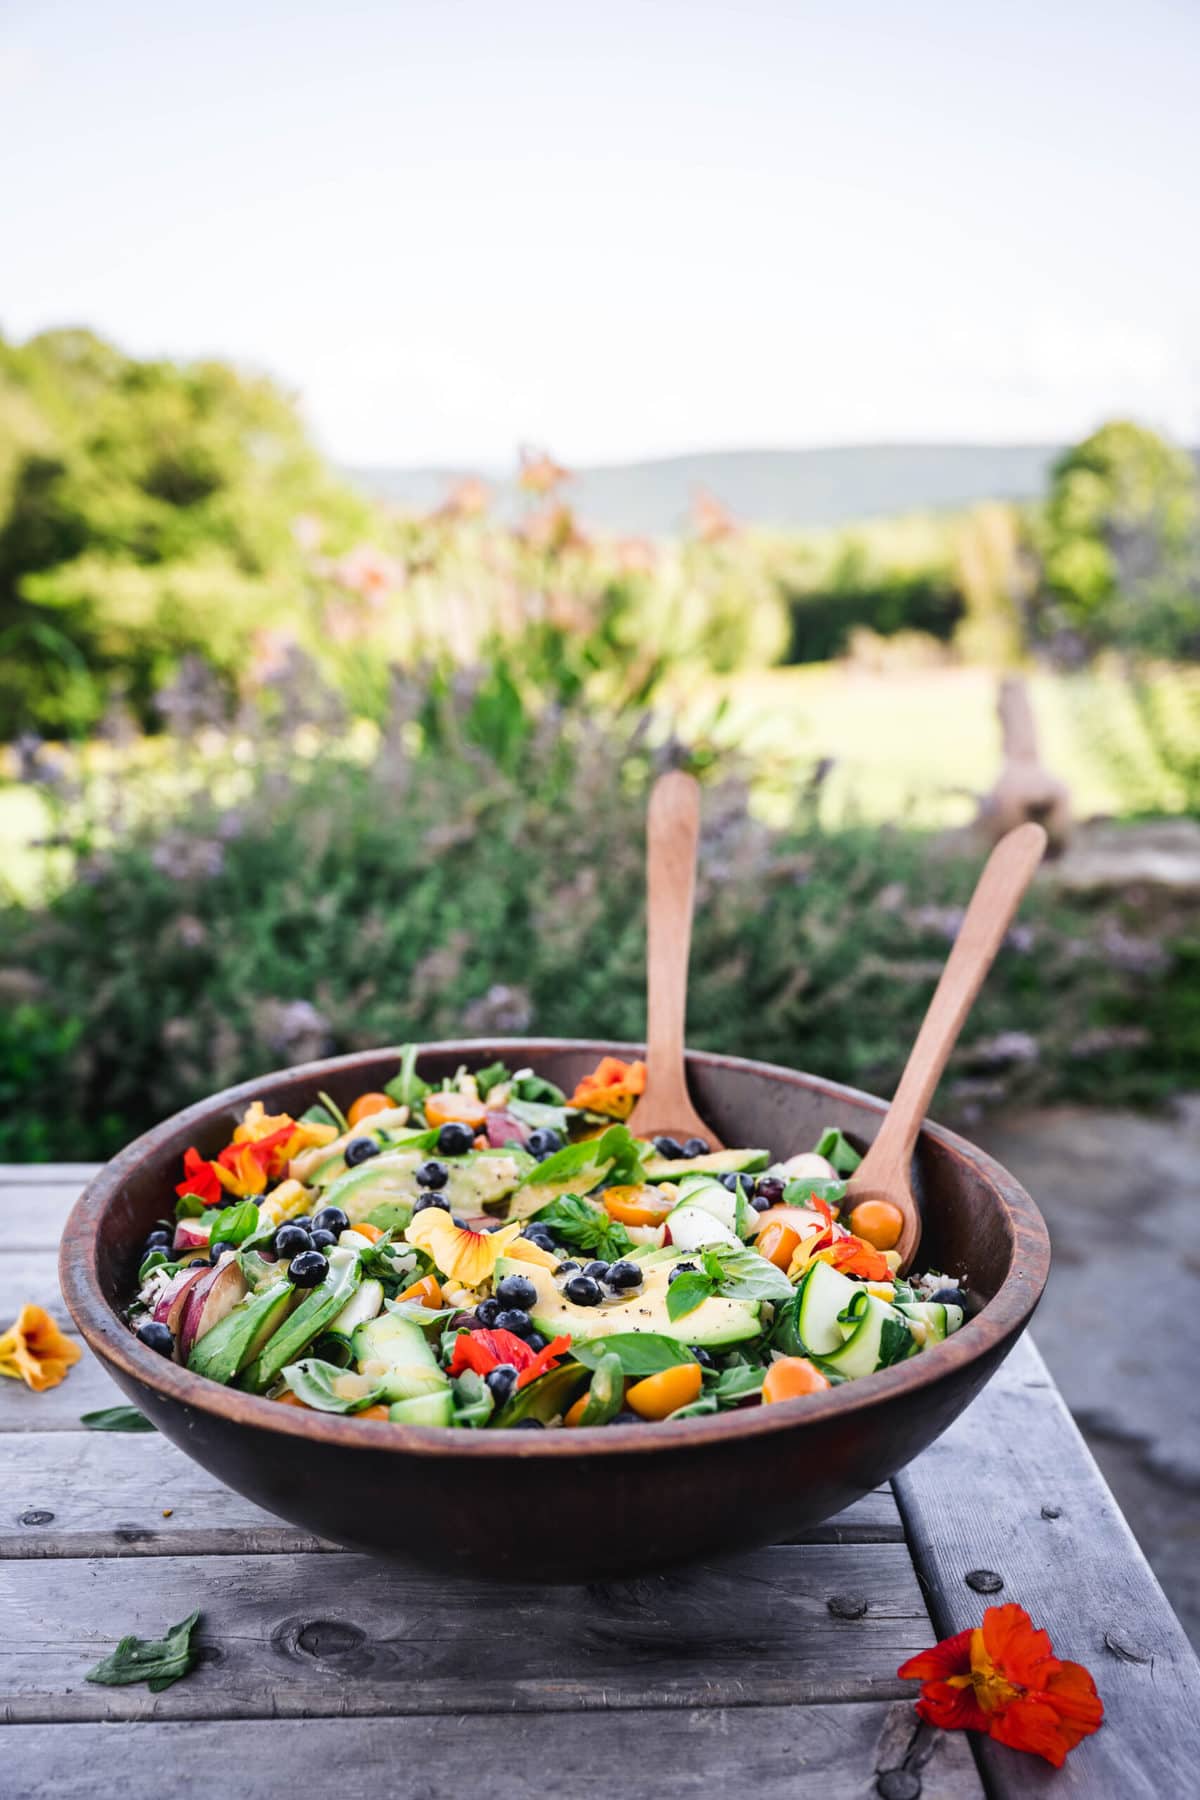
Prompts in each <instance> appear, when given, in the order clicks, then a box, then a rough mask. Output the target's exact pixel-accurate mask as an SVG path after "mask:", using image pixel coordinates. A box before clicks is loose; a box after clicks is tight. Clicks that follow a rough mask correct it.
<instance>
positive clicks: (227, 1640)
mask: <svg viewBox="0 0 1200 1800" xmlns="http://www.w3.org/2000/svg"><path fill="white" fill-rule="evenodd" d="M90 1173H91V1171H90V1170H88V1169H86V1168H81V1167H74V1166H73V1167H41V1168H28V1169H24V1170H22V1169H7V1170H5V1169H0V1328H2V1327H3V1325H4V1324H7V1322H8V1321H9V1320H10V1319H11V1318H12V1317H13V1316H14V1314H15V1313H16V1311H17V1308H18V1306H19V1305H20V1304H21V1303H22V1302H24V1301H27V1300H33V1301H37V1302H38V1303H39V1304H42V1305H44V1306H46V1307H48V1308H49V1309H50V1310H52V1311H53V1312H54V1313H55V1314H56V1316H58V1317H59V1318H60V1319H65V1317H66V1314H65V1308H64V1307H63V1305H62V1302H61V1300H60V1299H59V1295H58V1283H57V1279H56V1275H55V1247H56V1244H57V1240H58V1235H59V1232H60V1230H61V1228H62V1224H63V1221H64V1220H65V1218H66V1215H67V1212H68V1210H69V1208H70V1205H71V1203H72V1202H73V1200H74V1199H75V1196H76V1194H77V1193H78V1191H79V1189H80V1187H81V1185H82V1183H83V1182H84V1180H86V1178H87V1177H88V1175H89V1174H90ZM121 1399H122V1396H121V1395H119V1394H118V1392H117V1390H116V1388H115V1387H114V1386H113V1385H112V1384H111V1383H110V1381H109V1380H108V1378H107V1376H106V1375H104V1373H103V1372H102V1370H101V1368H100V1366H99V1364H98V1363H96V1362H95V1361H94V1360H93V1359H92V1358H91V1357H90V1356H86V1357H85V1359H84V1361H83V1362H82V1363H80V1364H79V1365H77V1366H76V1367H75V1368H74V1369H73V1370H72V1371H71V1373H70V1374H69V1376H68V1377H67V1380H66V1381H65V1382H64V1383H63V1384H62V1385H61V1386H60V1387H58V1388H56V1389H54V1390H52V1391H50V1392H48V1393H45V1394H33V1393H30V1392H28V1391H27V1390H26V1389H25V1388H24V1387H23V1386H22V1385H20V1384H19V1383H16V1382H13V1381H3V1382H0V1433H2V1434H3V1435H0V1493H2V1494H3V1504H2V1505H0V1558H2V1559H3V1560H2V1561H0V1709H2V1716H3V1718H4V1720H5V1722H6V1725H7V1729H6V1730H5V1731H4V1733H3V1735H2V1736H0V1797H2V1800H33V1796H50V1795H53V1796H54V1800H71V1797H72V1796H76V1795H79V1796H82V1795H87V1796H89V1800H91V1797H95V1800H108V1797H109V1796H115V1795H121V1796H123V1797H124V1796H128V1797H129V1800H140V1797H141V1796H154V1800H161V1797H162V1796H163V1795H164V1794H168V1793H169V1794H171V1795H172V1797H174V1796H182V1795H197V1796H200V1795H203V1796H206V1797H207V1796H214V1797H217V1800H248V1797H254V1800H258V1797H260V1796H264V1797H265V1796H275V1795H279V1794H284V1793H289V1792H292V1791H303V1792H306V1793H309V1794H312V1795H313V1796H315V1797H317V1800H324V1797H325V1796H326V1795H330V1796H334V1795H336V1796H337V1800H359V1797H360V1796H361V1797H363V1800H366V1797H367V1796H370V1797H371V1800H378V1797H379V1796H383V1795H393V1794H395V1795H405V1796H409V1795H411V1796H420V1797H421V1800H432V1797H434V1796H442V1795H447V1796H449V1795H454V1796H457V1795H460V1794H469V1795H475V1794H483V1795H487V1796H488V1800H523V1797H524V1796H527V1795H529V1794H531V1793H534V1792H537V1791H538V1790H539V1789H546V1790H549V1791H551V1792H561V1793H565V1794H569V1795H570V1796H572V1800H588V1797H589V1796H595V1797H596V1800H601V1797H603V1800H612V1796H614V1795H616V1796H619V1797H620V1800H631V1797H632V1800H638V1797H640V1796H643V1795H645V1796H651V1795H652V1796H655V1800H659V1797H661V1800H670V1797H671V1796H674V1795H700V1794H710V1793H711V1794H713V1795H723V1794H732V1793H737V1792H739V1791H740V1790H742V1789H745V1790H746V1792H747V1793H748V1794H750V1795H753V1796H754V1800H776V1797H777V1796H778V1797H779V1800H783V1797H784V1796H787V1797H788V1800H797V1797H800V1800H803V1797H804V1796H808V1795H816V1796H820V1800H849V1797H850V1796H854V1797H858V1796H869V1795H880V1796H883V1800H918V1797H923V1800H968V1797H970V1796H974V1797H977V1796H981V1795H993V1796H1013V1797H1017V1796H1019V1797H1021V1800H1024V1797H1025V1796H1029V1795H1037V1794H1041V1793H1043V1792H1045V1793H1051V1792H1053V1793H1054V1794H1055V1795H1064V1796H1065V1795H1077V1796H1085V1797H1086V1800H1138V1797H1139V1796H1143V1795H1144V1796H1147V1797H1149V1796H1154V1797H1155V1800H1161V1796H1163V1795H1165V1794H1172V1795H1180V1796H1183V1795H1186V1794H1192V1793H1197V1792H1200V1773H1198V1771H1197V1756H1198V1753H1200V1667H1198V1665H1197V1663H1196V1659H1195V1657H1194V1656H1193V1654H1192V1652H1191V1649H1190V1648H1189V1646H1188V1643H1187V1640H1186V1638H1185V1637H1184V1635H1183V1632H1182V1630H1181V1628H1180V1626H1179V1624H1178V1622H1177V1620H1176V1619H1175V1616H1174V1614H1173V1613H1172V1612H1171V1610H1170V1607H1169V1606H1168V1605H1167V1602H1166V1600H1165V1599H1164V1597H1163V1594H1162V1592H1161V1590H1160V1589H1159V1587H1158V1584H1157V1583H1156V1581H1155V1580H1154V1577H1153V1575H1152V1574H1151V1573H1150V1570H1149V1568H1148V1567H1147V1564H1146V1562H1145V1559H1144V1558H1143V1556H1142V1554H1141V1552H1140V1550H1139V1549H1138V1547H1137V1545H1136V1544H1135V1542H1134V1540H1133V1538H1132V1536H1131V1535H1130V1532H1129V1530H1128V1527H1127V1526H1126V1524H1125V1521H1124V1519H1123V1518H1122V1517H1121V1514H1120V1512H1119V1511H1118V1509H1117V1507H1116V1504H1115V1502H1114V1501H1113V1498H1112V1496H1111V1494H1110V1493H1109V1492H1108V1489H1107V1488H1106V1487H1105V1485H1104V1482H1103V1481H1102V1479H1101V1477H1100V1475H1099V1472H1098V1471H1097V1469H1096V1466H1095V1464H1094V1463H1093V1461H1092V1459H1091V1457H1090V1455H1089V1454H1088V1451H1087V1449H1086V1447H1085V1445H1084V1444H1083V1441H1082V1439H1081V1438H1080V1436H1079V1433H1078V1432H1077V1430H1076V1428H1075V1426H1074V1424H1073V1423H1072V1421H1071V1419H1070V1417H1069V1415H1068V1414H1067V1412H1066V1409H1065V1408H1064V1406H1063V1404H1062V1401H1061V1399H1060V1398H1059V1395H1058V1393H1057V1390H1056V1389H1055V1386H1054V1384H1053V1382H1052V1381H1051V1379H1050V1377H1049V1375H1048V1374H1047V1372H1046V1369H1045V1366H1044V1364H1043V1363H1042V1361H1041V1359H1040V1357H1039V1356H1038V1354H1037V1351H1036V1350H1035V1349H1034V1348H1033V1345H1032V1344H1031V1343H1029V1342H1028V1340H1026V1341H1025V1342H1024V1343H1023V1344H1022V1345H1021V1346H1019V1347H1018V1349H1017V1351H1016V1352H1015V1353H1014V1354H1013V1356H1012V1357H1011V1358H1010V1359H1009V1361H1008V1363H1007V1364H1006V1365H1005V1367H1004V1369H1003V1370H1002V1371H1001V1372H1000V1374H999V1375H998V1376H997V1377H996V1378H995V1379H994V1380H993V1381H992V1383H991V1384H990V1386H989V1387H988V1389H987V1390H986V1392H985V1393H984V1394H983V1395H982V1396H981V1397H980V1399H979V1400H977V1401H976V1403H975V1405H974V1406H973V1407H971V1409H970V1410H969V1412H968V1413H967V1414H965V1415H964V1417H963V1418H962V1419H960V1420H959V1422H958V1423H957V1424H956V1425H955V1426H954V1428H953V1429H952V1430H951V1431H949V1432H948V1433H947V1434H946V1435H945V1436H944V1437H943V1438H942V1439H941V1441H940V1442H939V1443H937V1444H935V1445H934V1446H933V1447H932V1449H930V1450H928V1451H927V1452H926V1453H925V1455H924V1456H922V1457H921V1458H920V1459H919V1460H918V1461H917V1462H916V1463H915V1464H913V1465H912V1467H910V1468H909V1469H907V1470H905V1471H904V1473H903V1474H901V1475H898V1476H897V1477H896V1479H895V1480H894V1482H893V1483H892V1484H891V1486H890V1487H889V1488H882V1489H880V1490H879V1491H878V1492H877V1493H874V1494H871V1495H870V1496H868V1497H867V1498H866V1499H865V1500H862V1501H860V1502H859V1503H858V1504H857V1505H856V1506H852V1507H851V1508H850V1509H849V1510H848V1511H847V1512H845V1513H843V1514H841V1516H840V1517H839V1518H836V1519H833V1520H831V1521H830V1522H829V1523H828V1524H827V1525H825V1526H823V1527H821V1528H820V1529H819V1530H817V1531H814V1532H810V1533H808V1534H807V1535H806V1536H805V1537H804V1539H803V1540H802V1541H799V1542H796V1543H789V1544H779V1545H776V1546H775V1547H774V1548H773V1549H770V1550H754V1551H749V1552H747V1553H746V1554H744V1555H742V1556H741V1557H738V1558H736V1559H733V1560H730V1561H728V1562H714V1563H712V1564H710V1565H705V1566H703V1567H698V1568H692V1569H688V1570H686V1571H682V1572H679V1573H675V1574H670V1575H662V1576H654V1577H649V1578H646V1579H643V1580H638V1581H630V1582H623V1583H616V1584H608V1585H602V1586H601V1585H597V1586H593V1587H586V1588H558V1589H539V1588H538V1587H537V1586H536V1584H535V1583H534V1582H533V1581H531V1582H530V1583H529V1585H528V1587H526V1588H524V1589H521V1590H518V1591H513V1590H508V1589H491V1588H488V1587H482V1586H472V1585H468V1584H463V1583H459V1584H454V1585H452V1584H448V1583H442V1582H439V1581H437V1580H434V1579H429V1578H424V1577H421V1576H418V1575H414V1574H411V1573H406V1572H403V1571H401V1570H397V1569H394V1568H392V1567H390V1566H389V1565H386V1564H382V1563H378V1562H375V1561H373V1560H372V1559H371V1558H368V1557H364V1556H357V1555H351V1554H348V1553H346V1552H342V1551H337V1550H335V1549H333V1548H332V1546H329V1545H327V1544H323V1543H321V1542H320V1541H319V1540H317V1539H314V1538H310V1537H307V1536H305V1535H304V1534H303V1533H302V1532H299V1531H296V1530H294V1529H293V1528H292V1527H290V1526H288V1525H285V1524H283V1523H282V1522H280V1521H279V1520H276V1519H274V1518H272V1517H270V1516H269V1515H268V1514H267V1513H264V1512H260V1511H259V1510H258V1508H256V1507H254V1506H252V1505H250V1504H249V1503H248V1502H247V1501H245V1500H242V1499H240V1498H239V1497H238V1496H237V1495H236V1494H232V1493H230V1492H228V1490H226V1489H225V1488H223V1487H221V1485H220V1484H219V1483H218V1482H217V1481H215V1480H214V1479H213V1478H212V1477H211V1476H209V1475H206V1474H205V1473H204V1471H203V1470H201V1469H200V1468H198V1467H197V1466H196V1465H195V1464H194V1463H191V1462H189V1461H188V1459H187V1458H186V1457H185V1456H183V1455H182V1454H181V1452H179V1451H178V1450H176V1449H175V1448H174V1447H173V1446H172V1445H171V1444H169V1443H167V1442H166V1440H165V1439H163V1438H160V1437H158V1436H157V1435H151V1434H149V1433H137V1434H119V1435H118V1434H110V1433H95V1432H88V1431H86V1430H84V1429H82V1428H81V1426H80V1423H79V1417H80V1414H81V1413H85V1412H89V1411H91V1410H93V1409H95V1408H99V1407H102V1406H106V1405H111V1404H114V1403H116V1402H118V1401H119V1400H121ZM487 1504H488V1499H487V1494H486V1492H482V1491H481V1493H480V1495H479V1516H480V1529H481V1530H493V1529H494V1530H499V1531H502V1530H503V1529H504V1521H503V1520H502V1519H499V1520H495V1521H492V1520H489V1518H488V1512H487ZM552 1504H553V1503H552V1497H551V1496H549V1495H548V1496H547V1514H546V1529H547V1531H551V1530H555V1529H559V1528H561V1521H557V1520H555V1518H554V1515H553V1510H552ZM746 1507H747V1512H748V1513H750V1512H752V1510H753V1507H754V1495H753V1494H751V1493H748V1494H747V1496H746ZM402 1525H403V1516H402V1513H400V1512H398V1516H397V1526H398V1529H399V1528H402ZM997 1579H999V1580H1001V1581H1002V1582H1003V1586H1002V1588H1000V1589H999V1590H998V1597H999V1598H1001V1599H1012V1600H1019V1601H1021V1602H1022V1604H1023V1605H1025V1606H1026V1607H1027V1608H1028V1609H1029V1611H1030V1612H1031V1613H1032V1614H1033V1617H1034V1619H1035V1622H1037V1623H1039V1624H1042V1625H1045V1626H1047V1627H1048V1628H1049V1630H1050V1633H1051V1636H1052V1638H1053V1640H1054V1644H1055V1647H1056V1649H1057V1650H1058V1652H1059V1654H1060V1655H1063V1656H1068V1657H1074V1658H1076V1659H1077V1660H1080V1661H1083V1662H1085V1663H1087V1665H1088V1666H1089V1667H1090V1668H1091V1670H1092V1672H1093V1674H1094V1675H1095V1677H1096V1680H1097V1683H1098V1685H1099V1688H1100V1692H1101V1694H1102V1696H1103V1699H1104V1702H1105V1705H1106V1708H1107V1722H1106V1724H1105V1726H1104V1727H1103V1729H1102V1730H1101V1731H1100V1733H1099V1734H1098V1735H1097V1736H1096V1737H1094V1738H1092V1739H1091V1740H1090V1741H1088V1742H1087V1743H1085V1744H1083V1745H1082V1746H1081V1747H1080V1748H1079V1749H1078V1750H1076V1751H1075V1752H1074V1753H1073V1754H1072V1756H1071V1757H1070V1758H1069V1759H1068V1762H1067V1765H1066V1767H1065V1769H1064V1770H1063V1771H1062V1772H1061V1773H1056V1772H1055V1771H1054V1770H1052V1769H1051V1768H1050V1767H1049V1766H1048V1765H1047V1764H1044V1763H1041V1762H1038V1761H1036V1760H1035V1759H1033V1758H1031V1757H1028V1756H1019V1755H1017V1754H1016V1753H1014V1752H1012V1751H1008V1750H1004V1749H1002V1748H1000V1747H999V1746H997V1745H994V1744H992V1743H990V1742H987V1741H986V1740H982V1739H980V1738H977V1737H974V1736H968V1735H966V1734H964V1733H953V1734H943V1733H937V1732H931V1731H928V1730H927V1729H926V1728H925V1727H923V1726H921V1725H920V1724H919V1722H918V1721H917V1719H916V1716H915V1714H914V1712H913V1710H912V1695H913V1693H914V1688H913V1686H912V1684H909V1683H904V1682H900V1681H898V1680H897V1679H896V1669H897V1667H898V1666H899V1664H900V1663H901V1662H903V1661H904V1659H905V1658H906V1657H908V1656H910V1655H911V1654H912V1653H913V1652H914V1651H916V1650H918V1649H921V1648H922V1647H924V1646H926V1645H928V1644H930V1643H932V1642H933V1641H934V1639H935V1638H937V1637H940V1636H943V1635H945V1634H947V1633H949V1632H951V1631H958V1630H961V1629H962V1628H963V1627H964V1626H966V1625H968V1624H976V1623H978V1621H979V1617H980V1614H981V1611H982V1608H983V1607H984V1606H985V1605H986V1604H987V1603H988V1592H987V1590H990V1589H991V1588H993V1587H994V1586H995V1584H996V1580H997ZM981 1590H983V1591H981ZM195 1607H199V1608H200V1610H201V1614H202V1618H201V1631H200V1642H201V1643H202V1645H203V1657H202V1663H201V1666H200V1667H199V1668H198V1669H197V1670H196V1671H195V1672H194V1673H193V1674H191V1675H190V1676H188V1677H187V1679H186V1680H184V1681H181V1682H179V1683H178V1684H177V1685H176V1686H174V1687H172V1688H170V1689H168V1690H167V1691H166V1692H165V1693H162V1694H160V1695H157V1696H155V1695H152V1694H151V1693H150V1692H149V1691H148V1690H147V1689H146V1688H145V1687H124V1688H107V1687H94V1686H90V1685H89V1684H88V1683H87V1682H85V1681H84V1679H83V1677H84V1673H85V1671H86V1670H87V1669H89V1668H90V1667H91V1666H92V1665H93V1664H94V1663H95V1662H97V1661H98V1660H99V1659H100V1657H101V1656H103V1655H105V1654H106V1653H107V1651H108V1650H110V1649H111V1648H112V1647H113V1646H114V1644H115V1642H116V1640H117V1638H119V1637H120V1636H121V1635H122V1634H124V1633H126V1632H137V1633H139V1634H140V1635H142V1636H148V1637H156V1636H158V1635H159V1634H160V1633H161V1632H162V1631H163V1630H164V1629H165V1628H166V1627H167V1626H168V1625H169V1624H172V1623H174V1622H175V1621H176V1620H178V1619H181V1618H183V1617H185V1616H186V1615H187V1614H188V1613H190V1612H191V1611H192V1609H193V1608H195Z"/></svg>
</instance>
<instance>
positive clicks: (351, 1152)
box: [344, 1138, 379, 1169]
mask: <svg viewBox="0 0 1200 1800" xmlns="http://www.w3.org/2000/svg"><path fill="white" fill-rule="evenodd" d="M344 1154H345V1158H346V1167H347V1168H348V1169H357V1167H358V1165H359V1163H365V1162H370V1160H371V1158H372V1157H373V1156H378V1155H379V1145H378V1144H377V1143H376V1142H375V1139H374V1138H351V1139H350V1142H349V1143H348V1144H347V1145H346V1149H345V1153H344Z"/></svg>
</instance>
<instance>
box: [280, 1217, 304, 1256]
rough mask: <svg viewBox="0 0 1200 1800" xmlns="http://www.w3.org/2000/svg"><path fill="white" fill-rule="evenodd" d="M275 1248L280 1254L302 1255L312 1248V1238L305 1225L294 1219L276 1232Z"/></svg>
mask: <svg viewBox="0 0 1200 1800" xmlns="http://www.w3.org/2000/svg"><path fill="white" fill-rule="evenodd" d="M274 1248H275V1251H276V1253H277V1255H279V1256H301V1255H302V1254H303V1253H304V1251H305V1250H311V1249H312V1239H311V1238H310V1237H309V1235H308V1233H307V1231H305V1229H304V1227H303V1225H301V1224H299V1223H298V1222H297V1221H296V1220H295V1219H292V1220H290V1221H289V1222H288V1224H286V1225H281V1226H280V1227H279V1230H278V1231H277V1232H276V1233H275V1239H274Z"/></svg>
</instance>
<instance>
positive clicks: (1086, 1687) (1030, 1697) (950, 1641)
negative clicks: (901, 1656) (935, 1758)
mask: <svg viewBox="0 0 1200 1800" xmlns="http://www.w3.org/2000/svg"><path fill="white" fill-rule="evenodd" d="M897 1674H898V1675H899V1676H900V1679H901V1680H902V1681H910V1680H911V1681H919V1682H920V1683H921V1697H920V1699H919V1700H918V1701H917V1711H918V1713H919V1714H920V1715H921V1717H922V1718H923V1719H924V1720H926V1721H927V1723H928V1724H930V1725H940V1726H941V1727H942V1729H943V1730H945V1731H985V1732H987V1734H988V1736H989V1737H993V1738H995V1740H996V1742H997V1743H998V1744H1007V1745H1008V1747H1009V1748H1010V1749H1011V1750H1028V1751H1030V1752H1031V1753H1032V1754H1033V1755H1035V1756H1044V1757H1045V1759H1046V1761H1047V1762H1050V1763H1053V1764H1054V1766H1055V1768H1056V1769H1061V1768H1062V1765H1063V1763H1064V1761H1065V1760H1066V1756H1067V1752H1068V1751H1069V1750H1073V1749H1074V1748H1075V1746H1076V1744H1078V1743H1079V1741H1080V1739H1081V1738H1085V1737H1090V1736H1091V1735H1092V1733H1093V1732H1094V1731H1098V1730H1099V1728H1100V1723H1101V1720H1102V1719H1103V1717H1104V1704H1103V1702H1102V1701H1101V1699H1100V1696H1099V1695H1098V1694H1097V1692H1096V1684H1095V1682H1094V1681H1093V1680H1092V1678H1091V1676H1090V1675H1089V1674H1088V1671H1087V1670H1086V1669H1085V1668H1084V1667H1083V1665H1082V1664H1081V1663H1075V1662H1060V1661H1059V1659H1058V1658H1057V1657H1056V1656H1055V1654H1054V1652H1053V1650H1052V1648H1051V1645H1050V1638H1049V1634H1048V1633H1047V1632H1045V1631H1039V1630H1036V1629H1035V1628H1034V1626H1033V1624H1032V1622H1031V1621H1030V1617H1029V1614H1028V1613H1027V1612H1026V1611H1025V1608H1024V1607H1023V1606H1016V1605H1012V1604H1010V1605H1008V1606H989V1607H988V1609H987V1611H986V1612H985V1613H984V1615H983V1623H982V1625H980V1626H978V1627H977V1628H976V1629H975V1630H974V1631H960V1632H958V1633H957V1635H956V1636H954V1637H950V1638H945V1639H944V1640H943V1641H942V1642H941V1643H940V1644H935V1645H934V1647H933V1649H932V1650H922V1651H921V1653H920V1655H919V1656H911V1657H910V1658H909V1659H908V1661H907V1662H906V1663H904V1664H902V1666H901V1667H900V1668H899V1669H898V1670H897Z"/></svg>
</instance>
